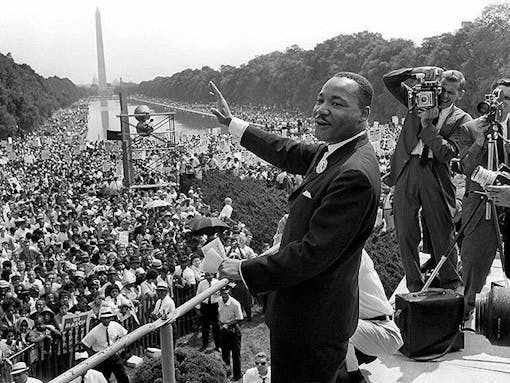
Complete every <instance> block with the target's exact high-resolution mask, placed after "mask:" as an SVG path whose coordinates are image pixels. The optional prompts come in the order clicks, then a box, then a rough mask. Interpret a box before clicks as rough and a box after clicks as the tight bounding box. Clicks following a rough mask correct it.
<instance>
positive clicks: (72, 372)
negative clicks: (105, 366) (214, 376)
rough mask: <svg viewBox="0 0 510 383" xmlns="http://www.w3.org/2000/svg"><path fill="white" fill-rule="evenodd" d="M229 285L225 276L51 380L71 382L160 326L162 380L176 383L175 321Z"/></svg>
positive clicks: (53, 381) (62, 382) (165, 382)
mask: <svg viewBox="0 0 510 383" xmlns="http://www.w3.org/2000/svg"><path fill="white" fill-rule="evenodd" d="M227 284H228V279H222V280H220V281H219V283H216V284H215V285H214V286H211V287H209V288H208V289H207V290H205V291H204V292H202V293H200V294H198V295H197V296H195V297H193V298H191V299H190V300H188V301H186V302H185V303H183V304H182V305H180V306H179V307H177V308H176V309H175V311H174V312H173V314H172V316H171V317H169V318H166V319H157V320H156V321H154V322H152V323H147V324H145V325H142V326H140V327H138V328H137V329H135V330H134V331H132V332H130V333H129V334H127V335H126V336H125V337H124V338H122V339H119V340H118V341H117V342H115V343H114V344H112V345H111V346H109V347H107V348H106V349H104V350H103V351H100V352H98V353H96V354H94V355H92V356H91V357H90V358H88V359H86V360H84V361H83V362H81V363H80V364H77V365H76V366H74V367H72V368H70V369H69V370H67V371H66V372H64V373H63V374H61V375H59V376H57V377H56V378H54V379H52V380H51V381H50V382H49V383H69V382H71V381H72V380H73V379H76V378H77V377H79V376H82V375H84V374H85V373H86V372H87V371H88V370H90V369H92V368H94V367H96V366H97V365H98V364H100V363H102V362H104V361H105V360H106V359H108V358H110V357H111V356H113V355H114V354H116V353H117V352H119V351H121V350H123V349H124V348H125V347H127V346H129V345H131V344H133V343H134V342H136V341H137V340H139V339H141V338H143V337H144V336H146V335H148V334H151V333H153V332H154V331H156V330H158V329H160V337H161V338H160V339H161V340H160V341H161V363H162V365H161V367H162V373H163V383H175V367H174V348H173V330H172V323H174V322H175V321H176V320H177V319H178V318H181V317H183V316H184V315H185V314H186V313H188V312H189V311H191V310H193V308H194V307H195V306H196V305H198V304H199V303H201V302H202V301H204V300H206V299H207V298H209V297H210V296H211V295H213V294H214V293H216V292H218V291H219V290H220V289H221V288H222V287H224V286H226V285H227Z"/></svg>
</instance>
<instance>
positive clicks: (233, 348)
mask: <svg viewBox="0 0 510 383" xmlns="http://www.w3.org/2000/svg"><path fill="white" fill-rule="evenodd" d="M220 294H221V299H220V301H219V308H220V310H219V318H220V323H221V356H222V359H223V361H224V362H225V364H226V365H227V367H228V368H229V369H230V353H232V367H233V373H232V375H233V376H232V378H233V380H234V381H237V380H241V329H240V328H239V325H238V323H239V322H240V321H242V320H243V313H242V311H241V304H240V303H239V302H238V301H236V300H235V299H234V298H232V297H231V296H230V287H228V286H225V287H223V288H222V289H221V292H220Z"/></svg>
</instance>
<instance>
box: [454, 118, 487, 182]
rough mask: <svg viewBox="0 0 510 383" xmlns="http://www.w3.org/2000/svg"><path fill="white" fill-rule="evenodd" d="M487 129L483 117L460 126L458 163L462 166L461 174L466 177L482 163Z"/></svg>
mask: <svg viewBox="0 0 510 383" xmlns="http://www.w3.org/2000/svg"><path fill="white" fill-rule="evenodd" d="M488 127H489V124H488V123H487V122H486V121H485V117H479V118H477V119H475V120H471V121H469V122H468V123H466V124H464V125H462V126H461V128H460V137H459V154H460V162H461V164H462V172H463V173H464V174H465V175H466V176H468V177H470V176H471V174H472V173H473V170H475V168H476V167H477V166H478V165H480V164H481V163H482V160H483V158H484V153H485V149H484V142H485V132H486V131H487V128H488Z"/></svg>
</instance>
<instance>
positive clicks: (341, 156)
mask: <svg viewBox="0 0 510 383" xmlns="http://www.w3.org/2000/svg"><path fill="white" fill-rule="evenodd" d="M367 142H368V137H367V135H366V134H365V135H363V136H361V137H359V138H357V139H355V140H354V141H352V142H349V143H348V144H346V145H344V146H342V147H341V148H339V149H338V150H336V151H335V152H334V153H333V154H331V155H330V156H329V157H328V167H327V168H326V170H325V171H324V172H323V173H317V172H316V171H315V168H316V166H317V163H318V162H319V161H320V160H321V159H322V156H323V153H325V151H324V150H323V149H324V147H321V148H320V149H319V150H318V151H317V155H316V156H315V158H314V161H313V162H312V165H311V166H310V168H308V172H307V173H306V176H305V178H304V179H303V182H302V183H301V185H299V186H298V187H297V188H296V189H295V190H294V191H293V192H292V193H291V194H290V196H289V201H292V200H293V199H294V198H296V197H297V196H298V195H299V193H301V191H302V190H303V188H304V187H305V186H306V185H308V184H309V183H310V182H312V181H313V180H315V179H316V178H317V177H319V176H320V175H323V174H324V173H326V172H327V171H328V169H329V168H330V167H331V166H333V164H336V163H338V162H340V161H345V160H346V159H347V157H348V156H349V155H350V154H351V153H352V152H353V151H354V150H355V149H356V148H358V147H359V146H361V145H364V144H366V143H367ZM326 148H327V146H326Z"/></svg>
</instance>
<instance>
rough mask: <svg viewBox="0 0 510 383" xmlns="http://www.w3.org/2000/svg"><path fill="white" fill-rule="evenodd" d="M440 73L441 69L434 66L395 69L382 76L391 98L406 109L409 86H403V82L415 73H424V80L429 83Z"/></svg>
mask: <svg viewBox="0 0 510 383" xmlns="http://www.w3.org/2000/svg"><path fill="white" fill-rule="evenodd" d="M441 72H442V69H441V68H438V67H435V66H421V67H416V68H403V69H397V70H394V71H391V72H389V73H386V74H385V75H384V76H383V82H384V86H386V88H387V89H388V90H389V91H390V93H391V94H392V95H393V97H395V98H396V99H397V100H398V101H400V103H402V104H403V105H405V106H406V107H407V101H408V90H409V86H408V85H406V84H404V81H407V80H410V79H411V78H413V76H414V75H416V74H417V73H424V74H425V80H426V81H430V80H434V79H435V78H436V76H437V74H440V73H441Z"/></svg>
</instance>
